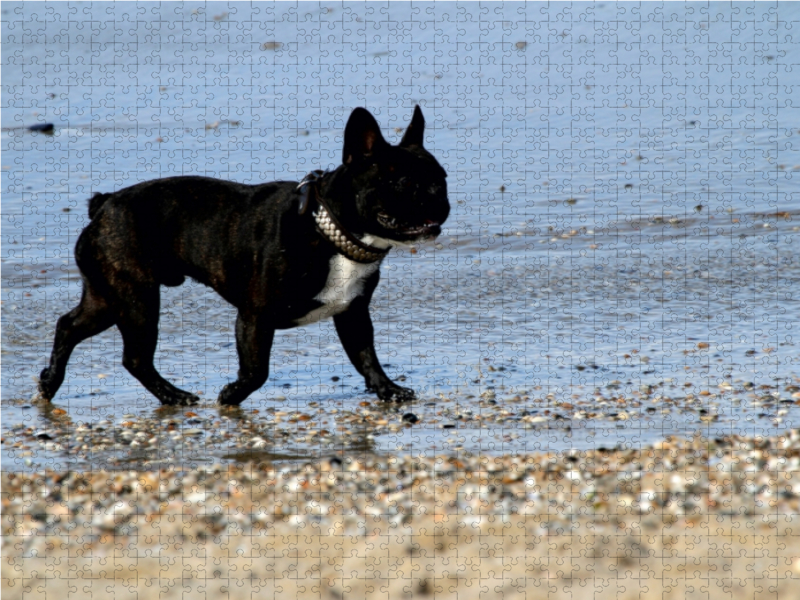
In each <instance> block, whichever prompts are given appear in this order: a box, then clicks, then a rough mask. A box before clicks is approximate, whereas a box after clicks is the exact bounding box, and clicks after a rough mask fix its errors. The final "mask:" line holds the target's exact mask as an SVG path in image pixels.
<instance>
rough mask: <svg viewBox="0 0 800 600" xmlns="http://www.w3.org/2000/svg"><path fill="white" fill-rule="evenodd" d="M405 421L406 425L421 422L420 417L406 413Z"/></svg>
mask: <svg viewBox="0 0 800 600" xmlns="http://www.w3.org/2000/svg"><path fill="white" fill-rule="evenodd" d="M403 421H405V422H406V423H411V424H412V425H413V424H414V423H416V422H418V421H419V417H417V415H415V414H414V413H406V414H404V415H403Z"/></svg>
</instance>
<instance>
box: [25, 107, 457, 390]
mask: <svg viewBox="0 0 800 600" xmlns="http://www.w3.org/2000/svg"><path fill="white" fill-rule="evenodd" d="M424 127H425V120H424V119H423V116H422V111H421V110H420V108H419V106H417V107H416V108H415V110H414V117H413V118H412V120H411V124H410V125H409V127H408V129H407V130H406V132H405V135H404V136H403V139H402V140H401V142H400V144H399V145H397V146H392V145H390V144H388V143H387V142H386V141H385V140H384V139H383V136H382V135H381V131H380V128H379V126H378V123H377V122H376V121H375V119H374V118H373V116H372V115H371V114H370V113H369V112H368V111H367V110H365V109H363V108H357V109H355V110H354V111H353V113H352V114H351V115H350V119H349V120H348V122H347V127H346V128H345V132H344V152H343V159H342V162H343V164H342V165H341V166H340V167H339V168H337V169H336V170H335V171H331V172H329V173H322V172H319V171H318V172H315V174H312V175H311V176H309V177H307V178H306V179H304V180H303V182H301V183H300V185H298V183H297V182H288V181H276V182H272V183H265V184H261V185H244V184H240V183H233V182H230V181H222V180H219V179H211V178H207V177H169V178H166V179H156V180H154V181H148V182H145V183H140V184H136V185H133V186H131V187H128V188H125V189H122V190H119V191H118V192H114V193H111V194H95V195H94V196H93V197H92V199H91V200H90V201H89V217H90V218H91V222H90V223H89V225H87V226H86V228H85V229H84V230H83V232H82V233H81V235H80V237H79V238H78V242H77V244H76V246H75V259H76V262H77V263H78V267H79V268H80V270H81V274H82V277H83V296H82V298H81V302H80V304H79V305H78V306H77V307H76V308H75V309H73V310H72V311H70V312H69V313H67V314H65V315H64V316H62V317H61V318H60V319H59V320H58V325H57V326H56V333H55V341H54V343H53V353H52V355H51V357H50V364H49V366H48V367H47V368H46V369H44V370H43V371H42V373H41V376H40V382H39V389H40V391H41V393H42V396H43V397H44V398H45V399H47V400H50V399H52V398H53V396H54V395H55V394H56V392H57V391H58V388H59V386H60V385H61V383H62V382H63V381H64V370H65V368H66V365H67V361H68V360H69V357H70V354H71V353H72V351H73V349H74V348H75V346H76V345H77V344H78V343H79V342H81V341H83V340H85V339H86V338H88V337H90V336H93V335H96V334H98V333H100V332H101V331H104V330H106V329H108V328H109V327H111V326H112V325H116V326H117V327H118V328H119V330H120V333H121V334H122V339H123V342H124V349H123V357H122V364H123V365H124V366H125V368H126V369H128V371H130V373H131V374H132V375H133V376H134V377H136V379H138V380H139V381H140V382H141V383H142V385H144V387H146V388H147V389H148V390H149V391H150V392H151V393H152V394H153V395H154V396H156V397H157V398H158V399H159V400H161V402H162V403H163V404H182V405H186V404H192V403H195V402H197V400H198V398H197V396H195V395H194V394H190V393H188V392H185V391H182V390H180V389H178V388H177V387H175V386H174V385H172V384H171V383H169V382H168V381H167V380H166V379H164V378H163V377H161V375H160V374H159V373H158V372H157V371H156V368H155V366H154V365H153V355H154V354H155V350H156V343H157V340H158V315H159V294H160V290H159V286H161V285H167V286H177V285H181V284H182V283H183V282H184V279H185V277H186V276H189V277H192V278H193V279H196V280H197V281H199V282H201V283H204V284H205V285H208V286H210V287H212V288H214V289H215V290H216V291H217V292H218V293H219V294H220V295H221V296H222V297H223V298H225V300H227V301H228V302H230V303H231V304H233V305H234V306H235V307H236V308H237V309H238V316H237V319H236V349H237V351H238V354H239V377H238V379H237V380H236V381H233V382H231V383H229V384H227V385H226V386H225V387H224V388H223V389H222V392H221V393H220V395H219V402H220V403H221V404H239V403H240V402H242V401H243V400H244V399H245V398H247V396H249V395H250V394H251V393H252V392H254V391H255V390H257V389H258V388H259V387H261V386H262V385H263V384H264V382H265V381H266V380H267V377H268V375H269V356H270V350H271V347H272V340H273V337H274V334H275V330H276V329H288V328H291V327H297V326H299V325H305V324H307V323H313V322H315V321H318V320H320V319H324V318H328V317H333V320H334V323H335V325H336V331H337V332H338V334H339V339H340V340H341V342H342V345H343V346H344V349H345V351H346V352H347V356H348V357H349V358H350V361H351V362H352V363H353V365H354V366H355V368H356V370H357V371H358V372H359V373H361V375H363V377H364V379H365V381H366V384H367V387H368V388H369V389H371V390H374V391H375V392H377V394H378V397H379V398H381V399H382V400H409V399H412V398H413V397H414V392H413V391H412V390H410V389H408V388H404V387H400V386H398V385H396V384H395V383H393V382H392V380H391V379H389V378H388V377H387V376H386V373H384V371H383V369H382V368H381V365H380V363H379V362H378V358H377V356H376V355H375V346H374V339H373V329H372V321H371V320H370V316H369V302H370V299H371V298H372V293H373V292H374V291H375V287H376V286H377V285H378V278H379V277H380V273H379V267H380V263H381V260H382V259H383V257H384V256H385V255H386V253H387V252H388V250H389V248H391V246H393V245H396V244H407V243H411V242H418V241H421V240H425V239H433V238H435V237H436V236H437V235H439V233H440V232H441V225H442V223H444V221H445V219H447V216H448V214H449V212H450V204H449V202H448V200H447V185H446V183H445V177H446V174H445V172H444V169H442V167H441V166H440V165H439V163H438V162H436V159H434V158H433V156H432V155H431V154H430V153H428V152H427V151H426V150H425V149H424V148H423V145H422V141H423V130H424Z"/></svg>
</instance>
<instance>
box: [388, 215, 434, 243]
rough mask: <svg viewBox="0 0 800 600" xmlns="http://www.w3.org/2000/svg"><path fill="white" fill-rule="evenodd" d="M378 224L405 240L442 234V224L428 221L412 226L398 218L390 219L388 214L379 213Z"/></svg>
mask: <svg viewBox="0 0 800 600" xmlns="http://www.w3.org/2000/svg"><path fill="white" fill-rule="evenodd" d="M377 219H378V223H380V225H381V227H383V228H384V229H386V230H388V231H391V232H392V234H393V235H394V236H397V237H401V238H403V239H408V240H413V239H420V238H435V237H436V236H438V235H439V234H440V233H441V232H442V225H441V223H437V222H435V221H431V220H430V219H426V220H425V223H423V224H422V225H412V224H410V223H405V222H403V221H400V220H398V219H397V218H396V217H390V216H389V215H387V214H386V213H383V212H381V213H378V215H377Z"/></svg>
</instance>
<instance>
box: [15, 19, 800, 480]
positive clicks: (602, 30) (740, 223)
mask: <svg viewBox="0 0 800 600" xmlns="http://www.w3.org/2000/svg"><path fill="white" fill-rule="evenodd" d="M2 19H3V23H2V40H3V56H2V60H3V70H2V87H3V89H2V103H3V104H2V126H3V130H2V194H3V197H2V325H3V327H2V422H3V432H4V434H3V435H4V442H3V446H2V448H3V460H4V465H6V464H14V465H15V466H20V467H21V466H25V465H27V466H32V465H38V464H44V463H47V462H48V461H61V463H66V464H78V463H80V462H83V463H85V462H89V463H91V462H92V461H94V460H109V459H113V460H119V461H123V463H125V464H127V463H126V462H125V461H134V462H135V461H138V460H142V461H144V460H153V459H154V454H153V452H150V453H149V454H148V453H147V452H145V453H143V454H136V453H135V452H132V451H131V450H130V449H129V448H128V447H127V446H126V445H125V444H121V445H120V446H119V447H117V448H109V449H108V450H104V451H103V452H100V453H99V454H98V456H93V455H92V453H91V452H88V453H87V452H74V453H72V454H69V453H65V451H63V449H61V450H59V449H58V448H56V447H55V446H52V447H47V448H46V447H45V446H46V445H43V444H41V443H37V441H36V440H39V442H41V441H42V440H47V438H53V437H54V436H55V433H54V431H55V429H57V428H58V427H61V428H62V429H63V428H65V427H66V428H67V429H68V428H69V427H73V426H74V427H77V426H78V425H79V424H89V425H96V424H97V423H99V422H101V421H102V422H108V423H119V422H120V421H121V420H123V419H124V418H128V419H131V418H153V419H161V418H162V417H161V416H160V415H162V414H163V413H159V412H158V411H157V410H156V409H157V408H158V403H157V401H156V400H155V398H153V397H152V396H150V395H149V394H148V393H147V392H146V391H145V390H144V389H143V388H142V387H141V386H140V385H139V384H138V382H137V381H135V380H134V379H133V378H132V377H131V376H130V375H129V374H128V373H127V372H126V371H125V370H124V369H123V368H122V366H121V364H120V360H121V339H120V337H119V335H118V333H117V332H116V330H111V331H108V332H106V333H104V334H102V335H100V336H97V337H95V338H93V339H92V340H89V341H87V342H85V343H83V344H82V345H80V346H79V347H78V348H77V350H76V352H75V354H74V355H73V357H72V360H71V362H70V367H69V369H68V376H67V381H66V382H65V384H64V386H63V387H62V388H61V390H60V392H59V394H58V396H57V397H56V400H55V406H57V407H59V408H60V409H62V410H65V411H66V415H64V416H62V417H61V421H60V425H58V424H54V422H53V416H52V411H48V410H45V409H43V408H41V407H38V406H36V405H33V404H31V402H30V399H31V397H32V396H33V394H34V391H35V385H36V384H35V378H36V377H37V375H38V373H39V371H40V370H41V369H42V367H43V366H44V365H45V361H46V357H47V355H48V354H49V351H50V346H51V343H52V336H53V331H54V327H55V322H56V320H57V318H58V316H59V315H61V314H62V313H64V312H66V311H68V310H69V309H70V308H72V307H73V306H74V305H75V304H76V303H77V301H78V300H79V297H80V279H79V275H78V272H77V270H76V267H75V264H74V261H73V258H72V250H73V245H74V243H75V240H76V238H77V235H78V234H79V233H80V231H81V229H82V227H83V226H84V225H85V224H86V222H87V219H88V217H87V215H86V199H87V198H88V197H89V196H90V195H91V194H92V193H93V192H95V191H103V192H108V191H112V190H115V189H119V188H121V187H124V186H127V185H130V184H133V183H135V182H138V181H143V180H147V179H152V178H156V177H163V176H169V175H177V174H203V175H209V176H214V177H221V178H225V179H232V180H236V181H241V182H246V183H256V182H262V181H270V180H273V179H300V178H302V176H303V175H304V174H305V173H307V172H308V171H310V170H312V169H315V168H332V167H335V166H336V165H337V164H339V161H340V154H341V145H342V129H343V127H344V123H345V122H346V119H347V116H348V115H349V112H350V110H351V109H352V108H353V107H355V106H367V107H368V108H369V109H370V110H371V111H372V112H373V113H374V114H375V116H376V118H377V120H378V121H379V123H380V124H381V126H382V127H383V130H384V134H385V136H386V137H387V139H388V140H390V141H393V142H396V141H397V140H398V139H399V137H400V133H402V128H403V127H404V126H405V125H406V124H407V122H408V120H409V119H410V116H411V113H412V110H413V106H414V104H416V103H419V104H421V105H422V107H423V110H424V113H425V116H426V120H427V130H426V134H427V135H426V146H427V147H428V149H429V150H431V152H433V153H434V155H435V156H437V158H438V159H439V160H440V162H441V163H442V165H443V166H444V167H445V169H446V170H447V172H448V174H449V177H448V185H449V190H450V199H451V203H452V207H453V211H452V213H451V217H450V219H449V221H448V222H447V224H446V227H445V230H444V233H443V235H442V236H441V237H440V238H439V240H438V242H437V244H436V245H429V246H421V247H419V248H417V249H415V250H414V252H409V251H408V250H397V251H394V252H393V253H392V254H391V255H390V256H389V258H388V259H387V260H386V261H385V262H384V266H383V269H382V273H383V278H382V283H381V285H380V287H379V289H378V291H377V293H376V296H375V299H374V301H373V306H372V312H373V319H374V321H375V324H376V335H377V340H376V341H377V344H378V353H379V356H380V357H381V358H382V360H383V361H384V363H386V364H387V365H388V367H387V371H388V372H389V373H390V375H391V376H392V377H394V378H397V377H402V376H404V377H405V385H411V386H412V387H414V388H415V389H416V390H418V392H419V396H420V401H419V402H415V403H413V404H411V405H408V406H404V407H402V408H400V409H393V408H383V407H380V406H379V405H378V403H377V402H375V399H374V397H373V396H371V395H370V394H367V393H365V391H364V389H363V385H362V381H361V378H360V377H359V376H358V375H357V374H356V373H355V371H354V370H353V368H352V367H351V366H350V365H349V363H348V362H347V360H346V357H345V356H344V353H343V351H342V350H341V347H340V345H339V342H338V340H337V339H336V337H335V332H334V330H333V325H332V323H330V322H326V323H321V324H316V325H312V326H308V327H305V328H302V329H296V330H292V331H283V332H279V335H278V336H277V338H276V343H275V346H274V350H273V354H272V373H271V376H270V379H269V381H268V383H267V384H266V385H265V386H264V387H263V388H262V389H261V390H260V391H259V392H257V393H255V394H254V395H253V396H251V398H250V399H249V400H248V401H247V402H246V403H245V405H243V411H245V412H246V413H247V414H250V415H254V414H257V415H261V416H264V415H271V417H270V418H272V417H273V416H274V415H275V414H276V413H279V414H282V413H286V419H276V420H275V421H274V423H273V422H272V421H270V423H272V425H273V426H274V427H275V428H280V427H283V426H285V425H286V422H287V421H288V422H292V421H293V419H294V424H293V425H291V426H294V427H298V428H299V429H297V431H296V434H297V435H296V436H295V437H288V438H285V439H284V438H280V439H279V438H276V439H275V440H267V442H266V443H267V446H268V447H269V456H271V457H273V458H274V457H278V458H281V457H295V458H304V457H307V456H312V455H317V454H320V453H327V452H331V451H337V450H342V449H344V450H345V451H347V450H350V451H355V450H376V451H381V452H386V451H395V450H397V449H402V450H416V451H429V450H437V451H439V450H459V451H460V450H463V451H469V452H477V451H483V452H487V451H488V452H511V451H521V450H532V449H552V450H564V449H569V448H573V447H576V448H585V447H596V446H601V445H603V446H614V445H633V446H636V445H639V444H641V443H645V442H648V441H652V440H655V439H659V438H662V437H664V436H666V435H691V434H692V433H694V432H696V431H698V430H700V431H703V432H704V433H707V434H711V435H721V434H725V433H741V434H751V435H752V434H756V435H758V434H775V433H780V432H781V431H784V430H786V429H788V428H790V427H796V426H797V420H798V416H799V415H800V413H799V412H798V410H800V409H798V407H797V405H796V402H800V388H798V387H797V386H798V385H799V384H798V377H799V376H800V368H798V358H797V356H798V348H797V340H795V337H794V336H795V335H796V333H795V332H796V329H797V327H798V325H799V324H800V305H799V304H798V294H797V291H796V290H797V289H798V284H799V283H800V264H798V259H797V256H796V248H797V244H798V232H800V186H798V181H800V109H799V108H797V107H795V106H794V104H796V103H797V102H798V100H797V97H798V95H797V90H798V89H800V75H798V74H800V49H799V48H798V43H800V41H798V40H796V39H795V38H796V37H797V36H796V35H795V33H794V32H795V31H796V30H797V25H798V21H800V7H799V6H798V5H795V4H781V5H778V6H777V7H776V6H775V5H772V4H755V5H744V4H742V5H739V4H733V5H731V4H728V3H725V4H711V5H705V4H702V5H701V4H689V5H682V4H663V5H662V4H657V3H654V4H644V5H641V6H638V5H635V4H628V3H624V4H619V5H617V4H613V3H607V4H596V5H586V4H579V5H574V6H571V5H567V4H558V3H551V4H549V5H540V4H535V3H528V4H526V5H522V4H513V3H512V4H508V3H506V4H487V5H478V4H469V5H466V4H465V5H460V4H456V3H444V4H437V5H436V6H434V5H432V4H421V3H414V4H413V5H410V6H409V5H405V4H403V5H393V6H389V7H387V6H382V5H379V4H367V5H364V4H353V5H350V4H345V5H341V4H335V5H330V6H328V5H326V4H325V3H321V4H316V3H314V4H299V5H292V4H278V5H275V6H272V5H268V4H255V5H253V6H249V5H245V4H236V3H232V4H219V5H217V4H214V3H209V4H200V3H197V4H193V3H183V4H173V3H160V4H151V3H141V4H131V3H123V4H118V5H110V4H106V3H93V4H83V3H57V4H47V5H44V4H39V3H30V4H29V3H26V4H24V5H23V4H17V3H3V4H2ZM37 122H40V123H43V122H51V123H53V124H54V125H55V127H56V128H55V132H54V134H53V135H45V134H42V133H39V132H31V131H27V130H26V129H25V126H28V125H31V124H33V123H37ZM234 320H235V314H234V312H233V310H232V309H231V308H230V307H229V306H228V305H227V304H226V303H225V302H224V301H223V300H221V299H220V298H219V297H218V296H216V295H215V294H214V293H213V292H211V291H209V290H207V289H205V288H203V287H202V286H200V285H198V284H191V283H190V284H187V285H185V286H183V287H182V288H179V289H168V290H167V289H165V290H164V292H163V296H162V314H161V337H160V343H159V349H158V354H157V365H158V367H159V369H160V370H161V372H162V373H164V375H165V376H166V377H168V378H169V379H170V380H172V381H174V382H175V383H176V384H177V385H179V386H181V387H183V388H186V389H190V390H192V391H195V392H198V393H202V395H203V397H204V398H206V399H208V400H207V404H203V405H201V406H200V407H198V408H196V409H193V410H194V412H195V413H196V414H197V415H199V416H198V417H197V419H199V421H198V422H200V423H206V422H208V423H211V422H214V420H215V419H223V421H224V422H226V423H227V422H229V421H228V420H227V419H228V417H226V416H225V415H220V413H219V412H218V409H217V408H216V407H215V406H214V405H213V399H214V398H215V397H216V394H217V393H218V391H219V389H220V388H221V387H222V386H223V385H224V384H225V383H227V382H228V381H230V380H232V379H233V378H234V377H235V373H236V370H237V368H238V362H237V359H236V356H235V342H234V338H233V325H234ZM313 403H316V404H313ZM366 403H369V405H368V404H366ZM310 405H311V406H313V407H316V410H317V412H316V414H315V415H314V416H313V418H312V419H311V421H310V424H309V425H308V427H307V428H306V429H303V428H302V427H301V426H300V425H297V419H296V418H294V417H298V416H302V415H304V414H305V413H306V412H307V411H309V410H310V409H309V406H310ZM253 410H257V411H258V413H253ZM408 412H411V413H413V414H414V415H416V417H418V418H419V421H418V422H417V423H416V424H413V425H403V421H401V417H402V415H403V414H405V413H408ZM125 415H128V417H125ZM293 415H294V417H293ZM365 415H366V416H365ZM223 417H224V418H223ZM362 417H363V418H362ZM163 418H164V419H173V420H175V422H176V423H177V426H178V428H180V427H182V426H184V425H183V424H182V423H183V422H182V421H181V419H185V418H186V417H185V412H184V413H181V412H180V411H178V413H175V414H173V413H170V414H169V415H167V416H164V417H163ZM248 418H250V417H248ZM253 418H256V417H253ZM258 418H261V417H258ZM381 418H383V419H384V420H385V421H387V422H388V423H389V426H388V429H386V428H384V429H380V428H377V427H376V428H374V429H370V428H371V426H372V424H373V423H376V422H378V421H380V419H381ZM65 419H66V421H65ZM203 419H206V421H203ZM359 419H361V421H359ZM65 422H66V423H67V425H65V424H64V423H65ZM233 422H234V423H235V421H233ZM302 423H303V421H302V419H301V420H300V424H301V425H302ZM359 423H360V425H359ZM393 425H394V426H393ZM312 426H313V427H315V431H319V430H321V429H325V430H330V431H331V432H336V431H338V433H340V434H341V437H336V438H335V439H334V438H330V439H328V441H327V442H326V441H325V438H324V436H322V437H319V438H313V439H312V438H311V437H309V436H305V433H307V429H308V428H312ZM26 430H27V433H25V431H26ZM365 430H366V431H365ZM292 431H295V430H292ZM359 431H360V432H361V433H358V432H359ZM348 432H349V433H350V434H352V435H349V437H348V435H347V434H348ZM292 435H293V436H294V433H293V434H292ZM332 435H333V433H332ZM331 440H334V441H331ZM245 446H247V444H245ZM48 448H49V449H48ZM241 450H242V449H241V448H240V449H237V450H235V451H234V450H232V449H231V448H230V447H227V446H225V445H224V444H222V443H220V444H216V445H214V444H208V445H206V446H202V445H201V446H198V449H196V450H195V451H192V452H189V453H188V454H187V455H186V456H187V457H188V458H191V460H201V461H202V460H220V459H223V458H225V457H228V458H237V457H240V456H241V455H240V454H237V452H240V451H241ZM245 450H248V451H249V450H252V444H250V445H249V446H247V447H246V448H245ZM188 458H187V460H188ZM159 459H160V460H162V461H163V460H164V457H163V456H161V457H159ZM179 460H180V459H179ZM23 461H27V462H23ZM61 463H59V464H61Z"/></svg>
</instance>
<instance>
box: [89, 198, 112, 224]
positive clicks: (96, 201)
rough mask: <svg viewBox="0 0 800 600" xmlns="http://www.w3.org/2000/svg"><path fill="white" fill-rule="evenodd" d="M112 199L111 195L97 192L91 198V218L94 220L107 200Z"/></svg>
mask: <svg viewBox="0 0 800 600" xmlns="http://www.w3.org/2000/svg"><path fill="white" fill-rule="evenodd" d="M110 197H111V194H101V193H100V192H97V193H96V194H95V195H94V196H92V197H91V198H89V218H90V219H94V217H95V215H96V214H97V211H99V210H100V208H101V207H102V206H103V204H105V202H106V200H108V199H109V198H110Z"/></svg>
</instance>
